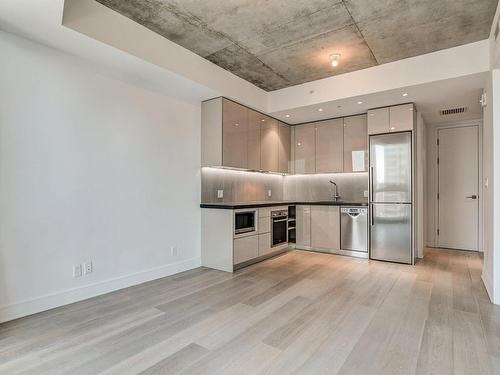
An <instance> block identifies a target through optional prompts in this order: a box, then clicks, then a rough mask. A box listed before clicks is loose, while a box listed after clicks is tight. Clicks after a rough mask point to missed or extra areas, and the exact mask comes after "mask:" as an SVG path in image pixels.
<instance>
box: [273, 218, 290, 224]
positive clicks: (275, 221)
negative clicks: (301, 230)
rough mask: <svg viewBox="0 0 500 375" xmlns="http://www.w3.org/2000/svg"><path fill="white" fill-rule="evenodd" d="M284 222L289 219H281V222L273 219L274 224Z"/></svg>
mask: <svg viewBox="0 0 500 375" xmlns="http://www.w3.org/2000/svg"><path fill="white" fill-rule="evenodd" d="M283 221H288V219H281V220H275V219H273V223H282V222H283Z"/></svg>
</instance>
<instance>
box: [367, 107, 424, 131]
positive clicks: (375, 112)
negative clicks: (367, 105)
mask: <svg viewBox="0 0 500 375" xmlns="http://www.w3.org/2000/svg"><path fill="white" fill-rule="evenodd" d="M414 112H415V111H414V107H413V104H402V105H397V106H394V107H387V108H378V109H372V110H369V111H368V134H384V133H392V132H401V131H407V130H413V122H414Z"/></svg>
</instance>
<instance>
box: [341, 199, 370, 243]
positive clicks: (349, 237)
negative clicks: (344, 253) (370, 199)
mask: <svg viewBox="0 0 500 375" xmlns="http://www.w3.org/2000/svg"><path fill="white" fill-rule="evenodd" d="M340 248H341V249H342V250H350V251H362V252H365V253H366V252H368V208H360V207H342V208H341V209H340Z"/></svg>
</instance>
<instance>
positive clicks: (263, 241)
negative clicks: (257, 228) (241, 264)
mask: <svg viewBox="0 0 500 375" xmlns="http://www.w3.org/2000/svg"><path fill="white" fill-rule="evenodd" d="M272 252H273V249H272V248H271V233H264V234H259V256H260V257H261V256H263V255H267V254H270V253H272Z"/></svg>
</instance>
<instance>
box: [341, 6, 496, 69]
mask: <svg viewBox="0 0 500 375" xmlns="http://www.w3.org/2000/svg"><path fill="white" fill-rule="evenodd" d="M497 3H498V0H404V1H401V0H370V1H366V0H345V4H346V6H347V8H348V9H349V11H350V13H351V14H352V16H353V19H355V20H356V24H357V26H358V27H359V29H360V31H361V33H362V34H363V36H364V38H365V40H366V42H367V43H368V45H369V46H370V47H371V48H372V51H373V53H374V55H375V57H376V59H377V61H378V62H379V63H380V64H383V63H387V62H391V61H395V60H400V59H404V58H408V57H413V56H418V55H423V54H425V53H430V52H434V51H437V50H442V49H445V48H451V47H456V46H459V45H462V44H467V43H472V42H476V41H478V40H481V39H486V38H488V36H489V32H490V28H491V23H492V22H493V17H494V14H495V10H496V6H497Z"/></svg>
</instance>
